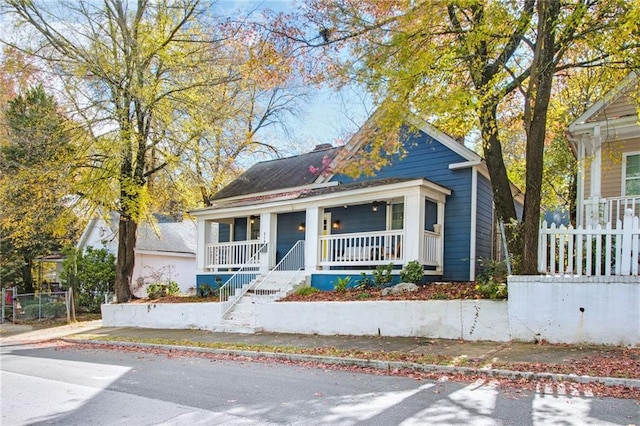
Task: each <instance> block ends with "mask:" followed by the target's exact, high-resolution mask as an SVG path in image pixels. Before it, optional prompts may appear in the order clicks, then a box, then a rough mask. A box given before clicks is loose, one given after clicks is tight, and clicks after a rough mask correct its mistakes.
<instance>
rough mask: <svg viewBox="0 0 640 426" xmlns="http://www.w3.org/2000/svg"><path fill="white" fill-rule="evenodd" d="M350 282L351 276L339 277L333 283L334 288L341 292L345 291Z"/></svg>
mask: <svg viewBox="0 0 640 426" xmlns="http://www.w3.org/2000/svg"><path fill="white" fill-rule="evenodd" d="M350 282H351V277H344V278H342V277H338V280H337V281H336V282H334V284H333V289H334V290H335V291H337V292H339V293H342V292H345V291H346V290H347V287H348V286H349V283H350Z"/></svg>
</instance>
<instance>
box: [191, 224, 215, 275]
mask: <svg viewBox="0 0 640 426" xmlns="http://www.w3.org/2000/svg"><path fill="white" fill-rule="evenodd" d="M196 229H197V244H196V247H197V249H196V268H197V270H198V271H199V272H206V266H207V244H209V243H214V242H217V241H212V237H211V234H212V233H211V221H209V220H206V219H203V218H200V217H199V218H198V223H197V227H196ZM216 237H217V236H216Z"/></svg>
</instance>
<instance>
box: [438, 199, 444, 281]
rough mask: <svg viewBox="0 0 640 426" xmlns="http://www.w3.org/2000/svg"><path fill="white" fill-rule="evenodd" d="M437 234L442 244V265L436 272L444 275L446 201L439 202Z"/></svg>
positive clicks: (439, 252)
mask: <svg viewBox="0 0 640 426" xmlns="http://www.w3.org/2000/svg"><path fill="white" fill-rule="evenodd" d="M436 232H437V233H438V234H440V243H439V245H438V259H440V265H439V266H438V267H437V268H436V271H438V272H440V273H442V271H443V269H444V201H438V227H437V230H436Z"/></svg>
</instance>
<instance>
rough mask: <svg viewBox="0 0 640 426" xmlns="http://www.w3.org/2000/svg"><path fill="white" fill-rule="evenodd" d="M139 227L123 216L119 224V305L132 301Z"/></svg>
mask: <svg viewBox="0 0 640 426" xmlns="http://www.w3.org/2000/svg"><path fill="white" fill-rule="evenodd" d="M137 229H138V225H137V224H136V222H135V221H134V220H133V219H132V218H131V217H130V216H126V215H123V214H121V215H120V221H119V223H118V260H117V262H116V283H115V291H116V299H117V302H118V303H126V302H128V301H129V300H131V297H132V295H133V294H132V293H131V286H130V283H131V278H132V276H133V265H134V260H135V247H136V231H137Z"/></svg>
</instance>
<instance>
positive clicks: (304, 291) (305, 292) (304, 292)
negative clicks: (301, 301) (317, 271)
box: [296, 287, 320, 296]
mask: <svg viewBox="0 0 640 426" xmlns="http://www.w3.org/2000/svg"><path fill="white" fill-rule="evenodd" d="M318 292H320V290H318V289H317V288H315V287H302V288H299V289H298V290H296V294H297V295H298V296H311V295H312V294H316V293H318Z"/></svg>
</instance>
